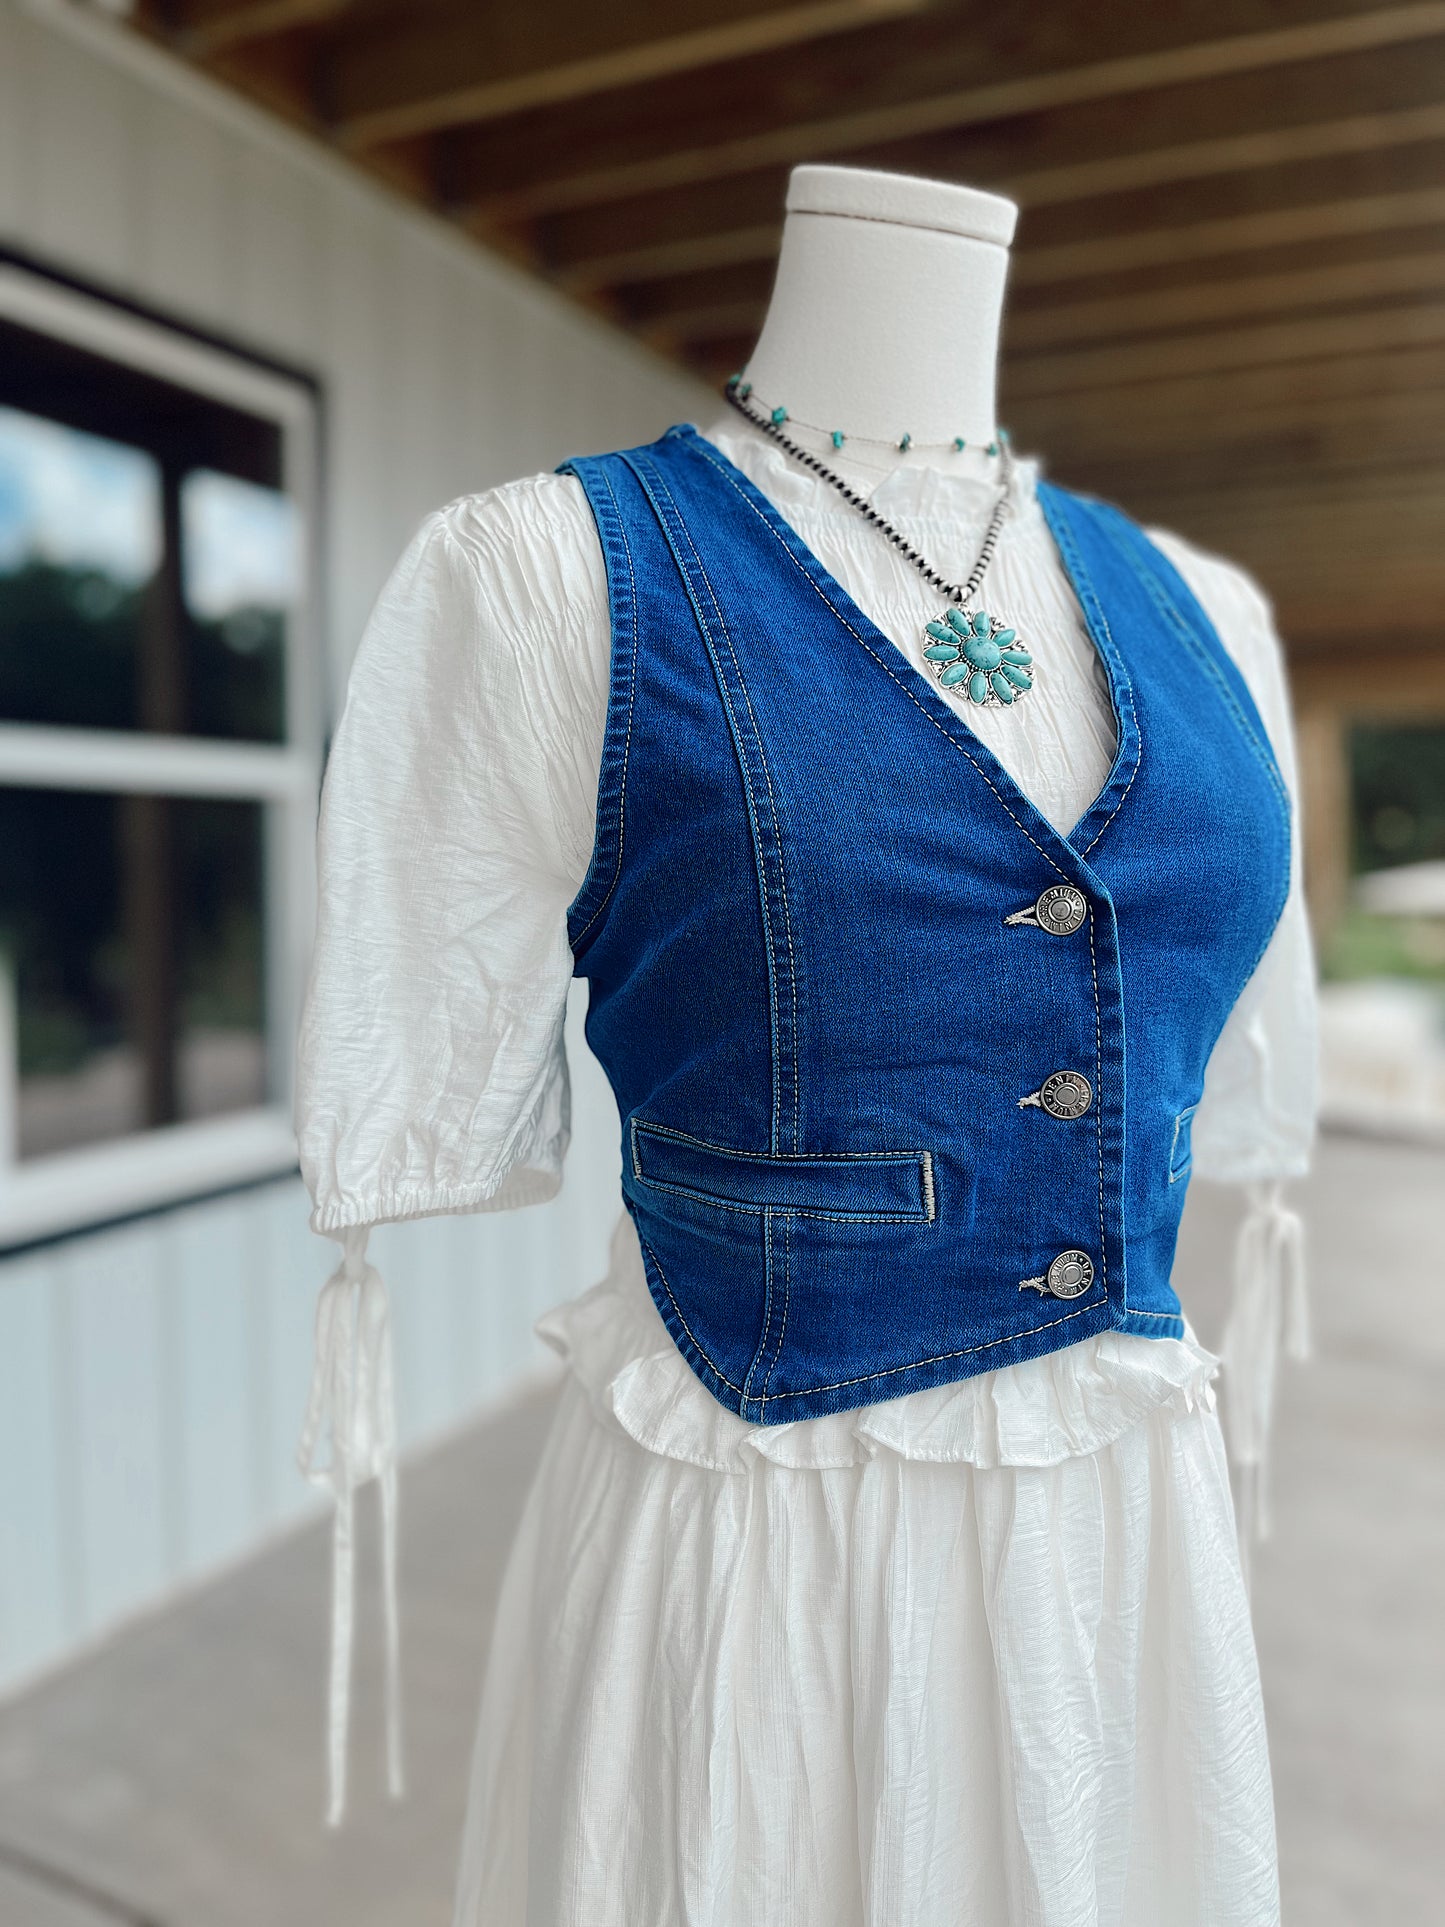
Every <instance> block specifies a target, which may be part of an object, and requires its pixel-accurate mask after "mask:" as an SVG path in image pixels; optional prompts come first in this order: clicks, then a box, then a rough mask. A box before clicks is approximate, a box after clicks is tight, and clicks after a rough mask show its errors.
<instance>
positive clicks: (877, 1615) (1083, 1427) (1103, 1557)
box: [455, 1214, 1279, 1927]
mask: <svg viewBox="0 0 1445 1927" xmlns="http://www.w3.org/2000/svg"><path fill="white" fill-rule="evenodd" d="M538 1329H539V1331H541V1333H542V1335H543V1336H544V1337H545V1338H547V1339H548V1340H549V1342H550V1343H552V1344H553V1345H554V1346H555V1347H556V1348H557V1349H558V1350H559V1351H560V1352H561V1353H562V1354H563V1356H564V1358H566V1360H567V1363H568V1366H569V1370H568V1373H567V1376H566V1379H565V1381H564V1384H563V1389H562V1394H561V1399H560V1402H559V1406H558V1409H557V1413H556V1417H555V1420H554V1422H553V1425H552V1428H551V1431H550V1435H549V1437H548V1440H547V1444H546V1449H545V1452H544V1454H543V1458H542V1462H541V1464H540V1467H539V1469H538V1472H537V1475H536V1479H535V1482H534V1484H533V1486H532V1488H531V1491H530V1494H529V1496H528V1500H527V1504H526V1508H525V1511H524V1515H523V1518H522V1522H521V1525H520V1528H519V1531H518V1535H517V1538H516V1541H515V1543H514V1546H513V1549H512V1552H511V1556H510V1560H509V1563H508V1567H507V1571H506V1575H505V1578H504V1582H503V1587H502V1593H501V1598H500V1602H499V1606H498V1614H497V1621H496V1626H495V1630H494V1634H493V1639H492V1645H491V1651H490V1655H489V1659H488V1665H487V1671H486V1678H485V1684H484V1688H483V1694H482V1706H481V1716H480V1721H479V1725H478V1732H477V1740H476V1748H475V1754H474V1760H473V1767H472V1781H471V1789H470V1796H469V1801H468V1811H467V1820H466V1832H465V1839H464V1843H463V1851H462V1866H461V1876H460V1881H459V1888H458V1896H457V1910H456V1916H455V1920H456V1927H1274V1923H1276V1922H1277V1921H1278V1918H1279V1902H1278V1891H1277V1881H1276V1871H1275V1844H1274V1818H1273V1806H1272V1798H1271V1789H1270V1778H1269V1763H1268V1756H1267V1752H1266V1745H1265V1732H1264V1718H1263V1711H1262V1707H1261V1701H1260V1690H1259V1677H1258V1671H1257V1667H1256V1662H1255V1652H1254V1642H1253V1637H1252V1633H1251V1628H1250V1621H1249V1609H1248V1603H1247V1599H1246V1595H1245V1590H1244V1584H1243V1581H1242V1578H1241V1574H1240V1565H1239V1555H1238V1550H1237V1546H1236V1541H1235V1529H1234V1516H1233V1508H1232V1505H1231V1501H1230V1491H1229V1478H1228V1471H1227V1466H1226V1461H1225V1456H1224V1449H1223V1442H1222V1439H1221V1435H1220V1430H1219V1423H1218V1420H1217V1417H1216V1415H1215V1410H1214V1398H1213V1393H1212V1389H1211V1387H1210V1384H1209V1379H1210V1376H1211V1375H1212V1373H1213V1371H1214V1368H1215V1362H1216V1361H1215V1360H1214V1359H1213V1358H1212V1357H1211V1356H1210V1354H1209V1353H1207V1352H1205V1351H1203V1350H1202V1349H1201V1348H1200V1347H1198V1346H1197V1345H1195V1344H1194V1343H1193V1342H1192V1341H1169V1340H1153V1339H1140V1338H1129V1337H1127V1336H1121V1335H1118V1334H1105V1335H1103V1336H1102V1337H1100V1338H1098V1339H1095V1340H1091V1341H1086V1342H1085V1343H1084V1344H1081V1345H1077V1346H1070V1347H1068V1348H1067V1349H1066V1350H1065V1351H1063V1352H1059V1353H1054V1354H1052V1355H1051V1356H1050V1357H1048V1358H1044V1359H1037V1360H1032V1361H1030V1362H1029V1363H1028V1364H1027V1365H1025V1366H1015V1367H1010V1368H1007V1369H1006V1370H1001V1371H998V1372H993V1373H988V1374H984V1375H983V1376H982V1377H979V1378H974V1379H969V1380H965V1381H963V1383H962V1384H960V1385H958V1386H944V1387H940V1388H938V1390H937V1391H931V1392H927V1393H923V1394H911V1395H909V1397H907V1398H902V1399H896V1400H890V1401H885V1402H883V1403H881V1404H878V1405H873V1406H869V1407H865V1408H862V1409H861V1410H859V1411H854V1412H846V1413H840V1414H836V1415H833V1416H830V1417H829V1418H826V1419H817V1420H801V1421H798V1422H796V1423H795V1424H792V1425H787V1426H770V1427H761V1426H749V1425H747V1424H745V1423H744V1422H743V1421H742V1420H740V1419H738V1418H737V1417H736V1416H735V1415H734V1414H733V1413H730V1412H728V1411H726V1410H725V1409H724V1408H723V1407H722V1406H719V1405H717V1404H716V1402H715V1401H714V1400H713V1399H712V1398H711V1397H710V1395H709V1394H708V1393H707V1392H706V1391H705V1390H704V1389H703V1387H702V1386H701V1385H700V1384H699V1382H698V1381H697V1380H696V1379H695V1378H694V1377H693V1375H692V1374H691V1372H690V1371H689V1370H688V1368H687V1366H686V1365H685V1363H684V1362H683V1361H682V1359H681V1358H680V1357H679V1355H678V1354H677V1352H676V1350H675V1348H674V1347H673V1346H672V1343H671V1340H670V1339H669V1338H668V1336H667V1333H666V1331H665V1329H664V1327H663V1325H662V1322H661V1319H660V1318H659V1317H658V1316H657V1313H656V1311H655V1309H654V1308H653V1306H652V1303H651V1300H650V1298H648V1297H647V1295H646V1287H645V1284H644V1283H643V1280H642V1274H641V1261H640V1257H639V1256H637V1246H636V1238H635V1233H633V1231H632V1227H631V1222H630V1220H629V1219H627V1218H626V1216H625V1214H624V1217H623V1219H622V1220H621V1221H620V1223H619V1227H618V1232H617V1235H616V1237H615V1238H614V1241H613V1266H612V1270H611V1272H610V1273H609V1276H608V1278H607V1279H606V1280H605V1281H604V1282H603V1283H602V1284H601V1285H598V1286H596V1287H594V1288H593V1290H592V1291H590V1292H588V1293H586V1294H584V1295H583V1297H581V1298H580V1299H577V1300H575V1301H573V1302H572V1303H571V1304H569V1305H565V1306H563V1307H561V1308H559V1310H557V1311H555V1312H551V1313H548V1314H547V1316H546V1317H545V1318H544V1319H542V1320H541V1321H540V1323H539V1326H538Z"/></svg>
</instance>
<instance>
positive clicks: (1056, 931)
mask: <svg viewBox="0 0 1445 1927" xmlns="http://www.w3.org/2000/svg"><path fill="white" fill-rule="evenodd" d="M1088 914H1089V906H1088V904H1087V903H1086V902H1085V901H1084V896H1083V892H1082V891H1079V890H1076V889H1075V888H1074V886H1073V885H1072V884H1071V883H1056V884H1054V885H1053V886H1052V887H1051V888H1050V889H1047V890H1045V891H1044V893H1043V895H1042V896H1041V897H1040V898H1039V900H1038V902H1037V903H1036V904H1035V905H1034V915H1035V916H1036V917H1037V918H1038V920H1039V928H1040V929H1041V930H1047V931H1048V932H1049V934H1050V935H1051V936H1055V937H1071V936H1072V935H1073V934H1074V932H1075V931H1076V930H1077V929H1078V927H1079V925H1080V924H1081V923H1082V922H1083V921H1084V919H1085V917H1087V916H1088Z"/></svg>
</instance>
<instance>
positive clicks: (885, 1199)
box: [629, 1118, 935, 1221]
mask: <svg viewBox="0 0 1445 1927" xmlns="http://www.w3.org/2000/svg"><path fill="white" fill-rule="evenodd" d="M629 1136H630V1148H631V1154H632V1157H631V1162H632V1176H633V1179H634V1180H635V1182H636V1183H638V1184H642V1185H649V1186H651V1187H652V1188H654V1189H656V1190H659V1191H674V1192H680V1193H681V1194H683V1195H684V1196H687V1197H694V1198H698V1199H701V1200H702V1201H703V1202H704V1203H708V1204H716V1205H721V1206H723V1207H725V1208H727V1209H730V1210H735V1211H754V1212H760V1211H763V1210H765V1209H768V1208H773V1209H775V1210H779V1211H796V1212H799V1213H801V1214H802V1215H804V1216H807V1217H821V1218H862V1219H868V1218H871V1219H882V1220H889V1221H897V1220H908V1221H926V1220H928V1219H930V1218H932V1217H933V1216H934V1215H935V1205H934V1195H933V1157H932V1154H931V1153H930V1152H928V1151H864V1152H840V1153H838V1154H836V1155H816V1154H814V1155H808V1154H806V1153H801V1154H786V1155H783V1156H771V1155H769V1154H767V1153H765V1152H760V1151H744V1150H739V1149H737V1148H736V1147H734V1146H731V1145H726V1144H709V1143H707V1142H705V1141H704V1140H703V1139H702V1138H695V1137H689V1136H688V1135H687V1134H686V1132H683V1131H676V1130H673V1129H672V1128H671V1126H669V1125H662V1124H648V1123H646V1122H645V1121H644V1120H643V1119H641V1118H633V1119H632V1120H631V1124H630V1129H629Z"/></svg>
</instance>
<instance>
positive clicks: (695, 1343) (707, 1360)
mask: <svg viewBox="0 0 1445 1927" xmlns="http://www.w3.org/2000/svg"><path fill="white" fill-rule="evenodd" d="M637 1242H638V1243H639V1245H641V1247H642V1249H643V1250H644V1251H645V1252H646V1253H647V1255H648V1257H649V1258H651V1260H652V1264H653V1269H654V1270H655V1271H656V1273H657V1275H658V1278H659V1279H660V1280H661V1283H662V1289H663V1290H664V1291H665V1292H666V1293H667V1302H668V1303H669V1304H670V1305H671V1306H672V1309H673V1310H674V1311H675V1312H676V1314H677V1322H678V1324H679V1325H681V1326H682V1329H683V1330H684V1331H685V1332H686V1333H687V1336H688V1341H689V1343H690V1344H691V1345H692V1347H693V1349H694V1350H695V1351H696V1352H697V1354H698V1356H699V1358H701V1359H702V1361H703V1363H704V1364H705V1365H706V1366H707V1368H708V1370H709V1371H710V1372H711V1373H712V1374H713V1376H714V1377H715V1378H717V1379H719V1380H720V1381H721V1382H722V1384H724V1385H726V1386H727V1388H728V1390H729V1391H730V1392H736V1393H737V1395H738V1397H739V1398H741V1397H742V1396H743V1388H742V1386H741V1385H735V1384H734V1383H733V1381H732V1380H731V1379H730V1378H729V1377H728V1375H727V1373H726V1372H725V1371H723V1370H722V1369H721V1367H720V1366H719V1365H718V1364H717V1363H716V1361H715V1360H714V1359H713V1358H712V1357H711V1356H710V1354H709V1353H708V1352H707V1350H706V1349H705V1348H704V1346H703V1345H702V1344H701V1343H700V1342H699V1340H698V1337H697V1334H696V1333H695V1332H694V1331H693V1329H692V1326H691V1325H689V1324H688V1322H687V1320H686V1318H684V1316H683V1312H682V1306H681V1305H680V1304H678V1302H677V1298H676V1295H675V1294H674V1292H673V1289H672V1286H671V1285H670V1284H669V1283H668V1282H667V1273H666V1272H665V1271H664V1270H663V1268H662V1265H661V1262H660V1261H659V1259H658V1256H657V1253H656V1252H655V1251H654V1250H653V1248H652V1246H651V1245H650V1244H649V1243H648V1242H647V1240H646V1238H644V1237H643V1235H642V1232H641V1230H640V1229H639V1230H638V1233H637Z"/></svg>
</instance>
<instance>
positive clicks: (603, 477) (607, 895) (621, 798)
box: [570, 459, 638, 958]
mask: <svg viewBox="0 0 1445 1927" xmlns="http://www.w3.org/2000/svg"><path fill="white" fill-rule="evenodd" d="M591 472H592V473H594V474H596V475H597V476H598V477H599V479H600V481H601V483H602V486H603V487H604V488H605V489H606V491H607V497H608V500H609V501H610V503H611V504H612V516H611V518H610V527H609V529H608V531H607V536H608V537H609V538H612V537H615V539H616V542H617V545H618V548H619V549H620V551H621V553H622V556H623V557H624V559H625V560H626V563H627V587H628V611H629V613H628V616H627V631H628V641H629V651H628V669H627V719H626V723H625V725H624V728H623V739H622V766H621V770H620V772H619V775H618V782H617V804H616V809H615V812H614V818H615V828H613V827H612V826H609V828H610V829H611V834H612V835H613V838H614V841H615V844H616V850H615V854H614V856H613V861H612V876H611V880H610V881H609V882H608V884H607V886H606V888H605V889H604V890H603V893H602V896H601V898H600V899H599V900H598V902H597V905H596V907H595V908H594V909H593V911H592V914H591V915H590V916H589V917H588V919H587V921H586V923H584V924H583V926H582V928H581V929H580V930H579V931H578V932H577V934H576V936H575V937H571V938H570V943H571V949H572V954H573V956H574V958H575V957H576V955H577V952H578V949H579V947H580V946H581V945H582V944H584V943H585V942H586V940H587V936H588V933H589V932H590V931H591V929H592V928H593V926H594V925H595V924H596V922H597V920H598V918H599V917H601V915H602V913H603V911H604V910H605V909H606V908H607V906H608V904H609V903H610V902H611V901H612V898H613V895H614V894H615V892H616V890H617V886H618V884H619V882H620V881H621V879H622V858H623V843H624V839H625V832H626V817H627V772H628V767H629V764H630V762H631V757H632V721H633V713H634V710H635V707H636V698H637V640H638V619H637V568H636V565H635V563H634V561H633V557H632V545H631V543H630V542H629V541H628V539H627V525H626V522H625V521H624V519H623V516H622V508H621V504H620V503H619V502H618V500H617V492H616V490H615V489H614V488H613V486H612V477H611V476H610V475H609V473H608V472H607V469H606V467H605V466H604V465H603V463H602V462H601V460H600V459H598V460H597V462H596V466H595V468H594V469H593V470H592V471H591ZM578 480H579V481H583V488H584V492H587V494H588V502H589V505H591V504H592V497H591V494H590V492H589V491H586V482H585V481H584V480H583V478H582V477H581V476H580V475H579V476H578ZM593 513H594V516H595V514H596V510H595V507H594V509H593ZM600 533H601V531H600V530H599V534H600ZM602 552H603V559H604V561H606V560H607V559H608V556H609V553H610V551H609V547H608V542H607V540H604V541H603V543H602ZM607 576H608V614H609V617H610V619H611V621H612V623H613V625H614V636H613V647H612V648H611V649H609V652H608V674H609V678H610V677H611V675H612V671H613V668H614V666H615V659H616V654H617V651H616V647H615V644H616V635H615V625H616V622H617V617H618V598H617V594H616V584H615V581H614V578H613V572H612V569H611V566H610V564H609V566H608V570H607ZM607 708H608V713H607V721H606V723H605V725H604V734H605V733H606V732H608V731H610V730H611V728H612V724H613V712H612V701H611V687H610V682H609V697H608V706H607ZM605 760H606V759H605V753H604V757H603V764H604V767H605ZM599 780H600V779H599ZM601 829H602V824H601V819H600V814H599V822H598V834H600V833H601ZM595 853H596V851H595V846H594V854H595ZM598 882H600V879H595V878H594V877H593V874H592V865H591V864H590V863H589V865H588V874H587V876H586V877H585V878H584V879H583V882H582V887H581V889H580V890H579V892H578V896H579V898H580V899H581V901H582V902H583V903H584V904H585V902H586V899H587V896H588V895H590V894H591V892H592V891H593V890H594V889H595V888H596V887H597V884H598Z"/></svg>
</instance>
